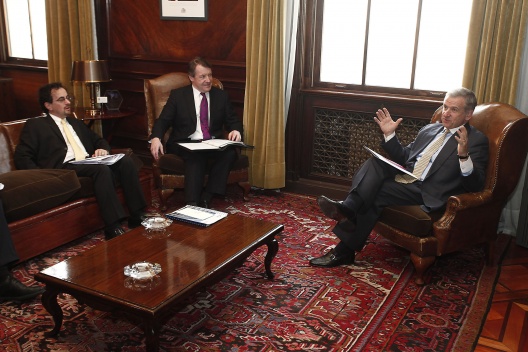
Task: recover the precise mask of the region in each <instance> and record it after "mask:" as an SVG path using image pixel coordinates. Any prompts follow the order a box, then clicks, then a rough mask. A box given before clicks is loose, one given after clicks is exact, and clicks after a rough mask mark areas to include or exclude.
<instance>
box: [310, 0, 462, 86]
mask: <svg viewBox="0 0 528 352" xmlns="http://www.w3.org/2000/svg"><path fill="white" fill-rule="evenodd" d="M471 6H472V0H354V1H343V0H324V2H322V9H323V11H322V13H323V14H322V15H319V16H318V19H317V20H316V21H317V25H316V32H317V31H318V32H319V33H316V38H321V39H320V43H317V42H316V47H320V48H321V50H320V58H317V57H316V58H315V60H316V61H317V60H320V63H319V65H317V64H316V65H315V67H316V68H317V67H319V72H315V76H316V77H317V75H318V77H319V80H318V81H319V83H320V84H321V85H323V86H324V85H326V86H330V87H336V88H344V89H358V88H359V89H364V90H365V89H366V87H368V88H369V90H376V89H383V88H397V89H403V90H415V91H416V90H431V91H446V90H449V89H450V88H453V87H456V86H460V85H461V84H462V75H463V70H464V61H465V54H466V46H467V37H468V30H469V20H470V16H471ZM320 8H321V7H320ZM319 13H320V12H319ZM317 44H319V45H317ZM316 56H317V54H316ZM316 81H317V80H316Z"/></svg>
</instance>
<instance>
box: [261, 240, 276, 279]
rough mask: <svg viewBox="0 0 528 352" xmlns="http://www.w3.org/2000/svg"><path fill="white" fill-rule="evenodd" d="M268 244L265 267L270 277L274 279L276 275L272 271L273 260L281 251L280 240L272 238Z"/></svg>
mask: <svg viewBox="0 0 528 352" xmlns="http://www.w3.org/2000/svg"><path fill="white" fill-rule="evenodd" d="M266 245H267V246H268V253H266V258H264V267H265V268H266V274H267V275H268V278H269V279H273V277H274V276H275V275H274V274H273V273H272V272H271V262H272V261H273V258H275V255H277V252H278V251H279V242H277V240H276V239H275V238H273V239H272V240H270V241H268V242H267V243H266Z"/></svg>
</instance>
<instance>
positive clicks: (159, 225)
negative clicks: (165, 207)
mask: <svg viewBox="0 0 528 352" xmlns="http://www.w3.org/2000/svg"><path fill="white" fill-rule="evenodd" d="M170 224H172V220H170V219H167V218H164V217H161V216H155V217H152V218H148V219H146V220H145V221H143V222H142V223H141V225H143V226H144V227H145V228H146V229H147V230H164V229H166V228H167V227H168V226H169V225H170Z"/></svg>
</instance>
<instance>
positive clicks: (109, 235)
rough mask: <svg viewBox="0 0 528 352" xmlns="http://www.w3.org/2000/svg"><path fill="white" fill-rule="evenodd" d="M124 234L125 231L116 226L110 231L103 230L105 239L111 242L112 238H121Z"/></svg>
mask: <svg viewBox="0 0 528 352" xmlns="http://www.w3.org/2000/svg"><path fill="white" fill-rule="evenodd" d="M124 233H125V230H124V229H123V228H122V227H121V226H116V227H113V228H111V229H107V230H105V239H106V240H111V239H112V238H116V237H117V236H121V235H122V234H124Z"/></svg>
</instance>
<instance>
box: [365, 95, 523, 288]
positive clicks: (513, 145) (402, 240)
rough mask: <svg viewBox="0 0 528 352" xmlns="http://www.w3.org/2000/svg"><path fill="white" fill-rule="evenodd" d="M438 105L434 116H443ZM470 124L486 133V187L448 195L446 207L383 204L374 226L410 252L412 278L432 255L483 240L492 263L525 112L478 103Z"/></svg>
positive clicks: (519, 161)
mask: <svg viewBox="0 0 528 352" xmlns="http://www.w3.org/2000/svg"><path fill="white" fill-rule="evenodd" d="M441 113H442V108H439V109H438V110H437V111H436V112H435V113H434V114H433V118H432V120H431V121H432V122H434V121H438V120H439V119H440V117H441ZM470 124H471V125H472V126H474V127H476V128H477V129H479V130H480V131H481V132H482V133H484V134H485V135H486V136H487V137H488V139H489V162H488V169H487V176H486V183H485V186H484V190H482V191H481V192H478V193H465V194H459V195H456V196H452V197H450V198H449V200H448V202H447V206H446V210H445V211H439V212H436V213H426V212H424V211H423V210H421V209H420V207H419V206H391V207H387V208H385V209H384V210H383V213H382V214H381V217H380V219H379V220H378V223H377V224H376V226H375V228H374V231H376V232H377V233H379V234H380V235H382V236H383V237H386V238H388V239H389V240H391V241H392V242H394V243H395V244H397V245H399V246H401V247H403V248H405V249H407V250H409V251H410V252H411V254H410V256H411V261H412V263H413V264H414V267H415V269H416V279H415V281H416V283H417V284H418V285H423V284H424V273H425V271H426V270H427V269H428V268H429V267H430V266H431V265H432V264H433V263H434V261H435V260H436V257H438V256H441V255H444V254H447V253H451V252H455V251H459V250H462V249H465V248H468V247H472V246H475V245H479V244H484V245H485V246H486V249H487V252H486V254H487V264H488V265H493V264H494V263H493V261H494V257H493V255H494V244H495V241H496V239H497V227H498V223H499V220H500V215H501V212H502V208H503V207H504V205H505V204H506V201H507V199H508V197H509V195H510V194H511V193H512V192H513V190H514V189H515V186H516V185H517V182H518V180H519V176H520V174H521V171H522V168H523V165H524V161H525V159H526V153H527V149H528V143H527V140H526V138H527V137H528V117H527V116H526V115H524V114H522V113H521V112H520V111H518V110H517V109H515V108H514V107H512V106H510V105H506V104H500V103H490V104H482V105H478V106H477V108H476V109H475V112H474V114H473V117H472V119H471V120H470Z"/></svg>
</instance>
